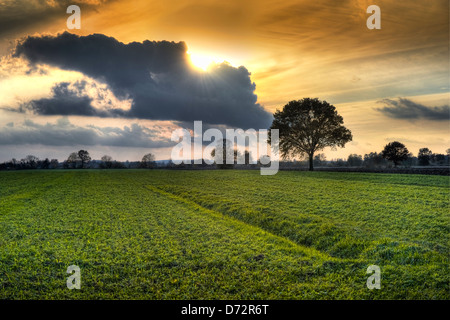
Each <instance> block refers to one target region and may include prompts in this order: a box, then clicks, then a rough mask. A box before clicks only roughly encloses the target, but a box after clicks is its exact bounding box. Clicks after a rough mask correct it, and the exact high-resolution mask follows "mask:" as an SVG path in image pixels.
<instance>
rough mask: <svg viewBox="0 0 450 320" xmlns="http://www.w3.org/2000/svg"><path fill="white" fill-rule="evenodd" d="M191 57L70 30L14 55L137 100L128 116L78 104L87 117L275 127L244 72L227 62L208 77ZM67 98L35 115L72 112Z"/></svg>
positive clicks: (58, 96)
mask: <svg viewBox="0 0 450 320" xmlns="http://www.w3.org/2000/svg"><path fill="white" fill-rule="evenodd" d="M186 52H187V46H186V44H185V43H184V42H179V43H175V42H168V41H160V42H155V41H148V40H147V41H144V42H142V43H140V42H132V43H129V44H124V43H121V42H119V41H117V40H116V39H114V38H112V37H107V36H105V35H102V34H93V35H89V36H81V37H80V36H77V35H74V34H71V33H67V32H65V33H63V34H59V35H58V36H56V37H53V36H42V37H28V38H26V39H25V40H24V41H22V42H21V43H19V44H18V45H17V47H16V50H15V53H14V56H15V57H19V56H21V57H24V58H26V59H28V60H29V61H30V62H31V63H32V64H49V65H52V66H55V67H58V68H61V69H65V70H74V71H79V72H82V73H83V74H85V75H86V76H88V77H91V78H94V79H96V80H97V81H101V82H104V83H106V84H107V85H108V86H109V87H110V88H111V90H112V92H113V93H114V94H115V95H116V96H117V97H118V98H120V99H122V98H123V99H125V98H131V99H132V100H133V102H132V105H131V108H130V110H128V111H127V112H123V111H122V110H109V113H104V112H97V111H98V110H97V109H96V108H89V106H87V105H86V104H87V103H88V101H87V100H82V101H80V99H76V100H77V105H75V106H73V108H74V110H77V112H79V113H82V112H84V115H86V116H93V115H95V116H102V117H105V116H120V117H126V118H140V119H152V120H174V121H194V120H202V121H203V122H205V123H208V124H223V125H228V126H233V127H240V128H244V129H246V128H256V129H258V128H267V127H268V126H270V123H271V120H272V115H271V114H270V113H269V112H267V111H265V110H264V109H263V107H262V106H261V105H260V104H258V103H257V96H256V94H255V93H254V91H255V84H254V83H252V82H251V79H250V73H249V71H248V70H247V69H246V68H245V67H243V66H241V67H239V68H235V67H233V66H231V65H229V64H227V63H222V64H218V65H214V66H212V67H211V68H210V69H208V71H207V72H202V71H199V70H196V69H194V68H192V66H191V65H190V63H189V56H188V55H187V53H186ZM61 86H63V85H61V84H60V87H61ZM67 95H69V96H70V97H72V96H73V94H72V93H71V92H70V91H58V92H55V96H54V99H55V100H56V101H47V100H46V101H41V102H37V104H36V102H33V103H31V106H32V109H33V110H34V112H36V113H39V114H45V113H44V112H47V111H49V110H50V111H51V112H52V114H55V113H56V112H60V114H67V110H62V109H63V108H66V106H65V105H64V104H62V103H59V102H61V100H62V99H65V98H64V96H66V97H67ZM45 103H48V104H50V105H52V107H45V106H44V104H45ZM55 106H59V107H57V109H54V108H53V107H55ZM58 110H59V111H58Z"/></svg>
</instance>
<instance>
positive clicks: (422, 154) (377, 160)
mask: <svg viewBox="0 0 450 320" xmlns="http://www.w3.org/2000/svg"><path fill="white" fill-rule="evenodd" d="M223 148H224V149H225V148H226V146H225V143H223ZM227 152H229V151H226V150H224V151H223V153H222V155H223V157H224V159H223V163H222V164H220V163H216V164H215V165H214V166H211V165H209V164H207V163H206V162H205V161H202V163H201V164H180V165H175V164H174V163H173V162H172V161H170V160H168V161H165V162H159V163H157V162H156V161H155V156H154V155H153V154H151V153H147V154H145V155H144V156H143V157H142V159H141V161H131V162H130V161H117V160H114V159H113V158H112V157H111V156H109V155H104V156H102V157H101V159H100V160H92V158H91V156H90V155H89V152H88V151H86V150H80V151H78V152H72V153H71V154H70V155H69V156H68V157H67V159H66V160H64V161H62V162H59V161H58V160H57V159H51V160H49V159H48V158H45V159H43V160H41V159H39V158H38V157H36V156H33V155H28V156H26V157H25V158H23V159H20V160H17V159H11V160H10V161H6V162H3V163H0V170H30V169H87V168H90V169H155V168H166V169H214V168H217V169H233V168H235V169H256V168H260V167H261V166H263V165H262V164H261V162H263V163H266V161H261V158H262V157H268V156H267V155H263V156H262V157H261V158H260V159H258V160H257V161H256V163H255V164H252V159H253V158H252V155H251V153H250V152H249V151H245V152H244V154H243V159H244V163H243V164H236V163H237V159H238V157H241V156H242V154H241V153H240V152H239V151H237V150H234V151H233V153H234V160H235V164H226V162H225V160H226V159H225V155H226V153H227ZM211 156H212V157H213V158H215V150H213V152H212V153H211ZM216 160H217V159H216ZM313 165H314V167H361V168H369V169H370V168H389V167H392V166H394V167H398V166H400V167H415V166H448V165H450V148H449V149H447V150H446V154H445V155H444V154H440V153H433V152H432V151H431V150H430V149H429V148H421V149H420V150H419V152H418V154H417V156H414V155H413V154H412V153H410V152H409V151H408V149H407V148H406V147H405V146H404V145H403V144H402V143H400V142H397V141H394V142H391V143H389V144H387V145H386V146H385V147H384V149H383V150H382V151H381V152H370V153H368V154H364V155H363V156H362V155H358V154H350V155H349V156H348V157H347V158H346V159H332V160H327V158H326V156H325V154H323V153H319V154H316V155H315V156H314V158H313ZM280 167H281V168H283V167H310V161H309V159H305V160H300V161H299V160H285V161H281V162H280Z"/></svg>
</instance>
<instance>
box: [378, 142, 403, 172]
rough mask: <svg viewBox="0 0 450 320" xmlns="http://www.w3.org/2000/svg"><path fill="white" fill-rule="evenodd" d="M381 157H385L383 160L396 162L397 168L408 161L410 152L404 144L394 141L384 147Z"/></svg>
mask: <svg viewBox="0 0 450 320" xmlns="http://www.w3.org/2000/svg"><path fill="white" fill-rule="evenodd" d="M381 155H382V156H383V158H385V159H387V160H389V161H392V162H394V166H395V167H396V166H397V165H399V164H400V163H401V162H402V161H405V160H406V159H408V156H409V151H408V149H407V148H406V147H405V145H404V144H403V143H401V142H398V141H394V142H390V143H388V144H387V145H386V146H385V147H384V149H383V151H382V152H381Z"/></svg>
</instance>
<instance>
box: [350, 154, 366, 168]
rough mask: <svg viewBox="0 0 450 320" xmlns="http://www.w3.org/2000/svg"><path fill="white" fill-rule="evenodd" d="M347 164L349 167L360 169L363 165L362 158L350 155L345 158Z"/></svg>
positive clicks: (357, 155)
mask: <svg viewBox="0 0 450 320" xmlns="http://www.w3.org/2000/svg"><path fill="white" fill-rule="evenodd" d="M347 164H348V165H349V166H350V167H360V166H361V165H362V164H363V159H362V156H360V155H359V154H351V155H349V156H348V158H347Z"/></svg>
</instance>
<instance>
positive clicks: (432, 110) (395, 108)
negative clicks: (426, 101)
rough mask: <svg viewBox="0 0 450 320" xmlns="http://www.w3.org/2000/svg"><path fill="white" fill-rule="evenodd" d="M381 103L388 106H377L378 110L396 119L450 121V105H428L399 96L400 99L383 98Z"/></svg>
mask: <svg viewBox="0 0 450 320" xmlns="http://www.w3.org/2000/svg"><path fill="white" fill-rule="evenodd" d="M379 103H383V104H385V105H386V106H385V107H383V108H377V109H376V110H377V111H379V112H381V113H383V114H384V115H386V116H388V117H390V118H394V119H407V120H419V119H424V120H433V121H448V120H449V119H450V107H449V105H443V106H438V107H427V106H424V105H422V104H420V103H416V102H413V101H411V100H409V99H403V98H399V99H398V100H391V99H383V100H381V101H379Z"/></svg>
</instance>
